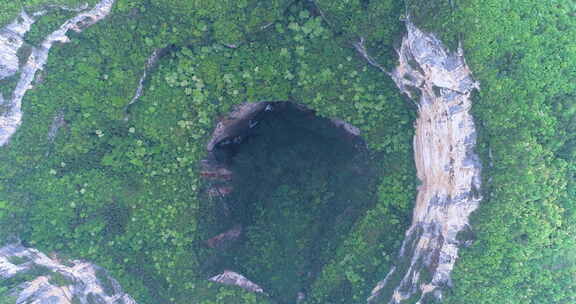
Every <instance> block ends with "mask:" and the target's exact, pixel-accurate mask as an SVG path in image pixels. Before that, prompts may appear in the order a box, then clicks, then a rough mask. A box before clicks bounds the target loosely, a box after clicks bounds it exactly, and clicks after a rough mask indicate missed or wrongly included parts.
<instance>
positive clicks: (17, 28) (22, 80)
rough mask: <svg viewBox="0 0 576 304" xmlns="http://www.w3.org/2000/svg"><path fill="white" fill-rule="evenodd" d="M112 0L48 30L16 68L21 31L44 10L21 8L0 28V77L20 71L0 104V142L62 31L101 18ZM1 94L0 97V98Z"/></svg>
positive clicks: (9, 134)
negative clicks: (13, 19)
mask: <svg viewBox="0 0 576 304" xmlns="http://www.w3.org/2000/svg"><path fill="white" fill-rule="evenodd" d="M115 1H116V0H101V1H100V2H99V3H97V4H96V5H95V6H94V7H93V8H92V9H89V10H83V11H81V12H80V13H78V14H77V15H76V16H75V17H73V18H71V19H69V20H67V21H66V22H64V24H62V25H61V26H60V28H58V29H57V30H56V31H54V32H52V33H50V34H49V35H48V36H47V37H46V38H45V39H44V41H43V42H42V43H41V44H40V45H39V46H32V47H31V53H30V56H29V57H28V59H27V61H26V63H25V64H24V65H23V66H22V67H21V68H19V65H20V63H19V61H18V56H17V53H18V50H19V49H20V48H21V47H22V45H23V41H24V40H23V39H24V35H25V34H26V33H27V32H28V31H29V30H30V27H31V26H32V24H33V23H34V22H35V21H36V19H35V18H36V17H37V16H40V15H42V14H44V12H38V13H35V14H32V15H29V14H27V13H26V12H24V11H23V12H22V13H21V14H20V16H19V17H18V18H16V20H15V21H14V22H12V23H10V24H9V25H7V26H5V27H4V28H3V29H2V30H0V80H2V79H3V78H6V77H9V76H13V75H14V74H16V73H18V72H20V75H19V80H18V83H17V84H16V88H15V89H14V91H13V92H12V95H11V96H10V97H4V99H5V98H7V99H6V100H5V101H4V102H3V104H2V106H3V107H4V108H5V111H4V112H2V113H0V146H3V145H5V144H6V143H7V142H8V140H9V139H10V138H11V137H12V135H13V134H14V133H15V132H16V130H17V129H18V127H19V126H20V124H21V123H22V98H23V97H24V95H25V94H26V92H27V91H28V90H29V89H31V88H32V82H33V81H34V78H35V75H36V72H38V71H39V70H42V69H43V68H44V65H45V64H46V61H47V60H48V54H49V52H50V49H51V48H52V46H53V45H54V43H56V42H60V43H66V42H69V41H70V39H69V38H68V36H66V34H67V33H68V31H70V30H72V31H75V32H82V31H83V30H84V29H86V28H87V27H90V26H91V25H93V24H95V23H97V22H98V21H100V20H102V19H103V18H105V17H106V16H107V15H108V14H109V13H110V11H111V10H112V6H113V5H114V2H115ZM2 99H3V98H0V100H2Z"/></svg>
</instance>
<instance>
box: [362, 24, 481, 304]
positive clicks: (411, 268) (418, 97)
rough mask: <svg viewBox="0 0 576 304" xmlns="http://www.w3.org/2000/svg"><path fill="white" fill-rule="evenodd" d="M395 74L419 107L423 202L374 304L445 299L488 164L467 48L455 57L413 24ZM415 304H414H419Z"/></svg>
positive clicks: (416, 147)
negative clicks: (480, 143) (481, 154)
mask: <svg viewBox="0 0 576 304" xmlns="http://www.w3.org/2000/svg"><path fill="white" fill-rule="evenodd" d="M406 26H407V34H406V36H405V37H404V38H403V40H402V45H401V47H400V49H399V51H398V54H399V57H400V58H399V65H398V67H397V68H396V69H395V70H394V71H393V72H392V73H390V76H391V77H392V78H393V80H394V81H395V82H396V85H397V86H398V88H399V89H400V90H401V91H402V92H403V93H404V94H406V95H407V96H408V97H410V98H411V99H412V100H413V101H414V102H416V104H417V106H418V114H419V117H418V120H417V121H416V134H415V136H414V159H415V161H416V169H417V172H418V173H417V174H418V179H419V180H420V181H421V185H420V186H419V187H418V196H417V200H416V203H415V207H414V211H413V216H412V225H411V227H410V228H409V230H408V231H407V232H406V238H405V240H404V243H403V245H402V248H401V251H400V254H399V257H398V259H399V262H398V263H397V266H396V267H395V268H393V269H392V270H391V271H390V273H389V274H388V275H387V276H386V278H385V279H384V280H383V281H381V282H380V283H379V284H378V286H376V288H374V290H373V291H372V295H371V297H370V298H369V299H368V302H369V303H403V301H404V300H407V299H409V298H410V299H413V297H416V298H417V299H419V300H418V303H421V301H422V300H423V299H425V298H426V297H430V296H434V297H436V298H441V291H440V289H439V287H443V286H446V285H447V286H450V285H451V281H450V273H451V271H452V268H453V267H454V263H455V261H456V259H457V258H458V247H459V246H461V245H464V244H462V243H461V241H459V240H458V239H457V237H456V236H457V234H458V233H459V232H461V231H463V230H465V229H469V227H468V216H469V215H470V213H472V211H474V210H475V209H476V208H477V207H478V204H479V202H480V200H481V197H480V195H479V189H480V186H481V185H480V183H481V179H480V171H481V168H482V166H481V164H480V160H479V158H478V156H477V155H476V153H475V152H474V146H475V144H476V131H475V126H474V121H473V118H472V116H471V115H470V113H469V110H470V107H471V100H470V94H471V92H472V91H473V90H474V89H478V88H479V87H478V84H477V83H476V82H475V81H474V80H473V79H472V77H471V72H470V70H469V68H468V66H467V65H466V62H465V61H464V57H463V54H462V49H460V48H459V49H458V50H457V51H456V52H455V53H450V52H448V51H447V50H446V48H445V47H444V46H443V44H442V42H441V41H439V40H438V39H437V38H436V37H435V36H434V35H432V34H427V33H424V32H422V31H421V30H419V29H418V28H416V26H414V25H413V24H412V23H411V22H410V21H408V22H407V24H406ZM411 303H412V302H411Z"/></svg>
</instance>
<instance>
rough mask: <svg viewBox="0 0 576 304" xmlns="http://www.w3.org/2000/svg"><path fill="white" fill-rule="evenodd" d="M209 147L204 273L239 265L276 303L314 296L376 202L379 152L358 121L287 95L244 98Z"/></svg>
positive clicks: (380, 171)
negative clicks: (327, 115) (324, 114)
mask: <svg viewBox="0 0 576 304" xmlns="http://www.w3.org/2000/svg"><path fill="white" fill-rule="evenodd" d="M207 148H208V150H209V152H210V153H209V155H208V157H207V159H205V160H204V161H203V166H202V167H203V168H202V174H201V175H202V176H203V177H204V179H203V180H204V183H205V187H204V188H205V191H203V193H205V199H204V200H203V201H204V204H203V209H204V210H203V212H204V214H206V216H203V217H202V220H203V224H202V226H203V227H204V228H203V229H204V231H207V232H206V233H207V235H210V237H209V238H207V240H205V246H206V247H207V248H209V249H208V251H209V252H210V254H209V258H207V259H206V262H205V265H204V268H205V270H206V272H207V275H214V274H217V273H220V272H222V271H224V270H230V271H234V272H237V273H240V274H242V275H244V276H245V277H247V278H248V279H249V280H251V281H252V282H254V283H256V284H258V285H259V286H260V287H262V289H263V290H264V291H265V292H266V294H268V295H269V296H270V297H272V298H273V299H274V300H275V302H277V303H296V302H297V301H298V299H302V298H304V297H306V296H309V295H310V293H311V289H312V288H313V285H314V282H315V280H317V279H318V277H319V275H320V273H321V271H322V269H323V268H324V267H325V266H327V265H328V263H330V262H331V260H332V259H333V258H334V257H335V254H336V253H337V251H338V248H339V246H342V245H343V241H344V240H345V239H346V237H347V235H348V233H349V232H350V231H351V229H352V228H353V226H354V223H355V222H356V221H357V220H358V219H359V218H361V217H362V216H363V214H365V213H366V211H367V210H368V209H370V208H371V207H372V206H374V204H375V203H376V200H377V197H376V196H377V195H376V193H377V191H376V190H377V189H376V188H377V186H378V181H379V177H381V176H382V175H383V174H384V172H383V169H382V163H383V161H382V155H381V154H378V153H375V152H371V151H370V150H369V149H368V148H367V146H366V144H365V142H364V141H363V140H362V138H361V137H360V136H358V132H357V129H355V128H354V127H353V126H351V125H348V124H345V123H343V122H341V121H339V120H333V119H328V118H323V117H320V116H318V115H316V113H315V112H314V111H312V110H310V109H307V108H305V107H303V106H301V105H298V104H295V103H291V102H261V103H252V104H243V105H241V106H239V107H238V108H236V110H234V111H233V112H232V113H231V114H230V115H229V116H228V117H226V118H223V119H221V120H220V122H219V123H218V125H217V126H216V128H215V131H214V133H213V136H212V139H211V140H210V142H209V143H208V146H207ZM349 287H350V286H342V288H341V289H340V290H342V291H343V292H345V291H346V290H347V288H349ZM335 297H339V296H338V295H335Z"/></svg>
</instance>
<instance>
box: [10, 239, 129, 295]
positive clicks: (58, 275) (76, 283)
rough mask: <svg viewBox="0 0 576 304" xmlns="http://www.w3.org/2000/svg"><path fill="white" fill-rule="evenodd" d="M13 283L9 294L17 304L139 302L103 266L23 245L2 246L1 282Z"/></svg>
mask: <svg viewBox="0 0 576 304" xmlns="http://www.w3.org/2000/svg"><path fill="white" fill-rule="evenodd" d="M24 276H26V277H24ZM30 277H31V278H32V279H31V280H30V279H29V278H30ZM23 278H24V279H27V280H25V281H22V280H23ZM10 282H11V283H12V284H15V286H10V288H11V289H10V291H9V294H8V295H9V296H12V297H14V298H15V300H16V302H15V303H16V304H20V303H31V304H45V303H55V304H56V303H57V304H68V303H70V304H71V303H75V304H76V303H82V304H86V303H105V304H116V303H125V304H136V302H135V301H134V299H132V297H130V296H129V295H127V294H125V293H124V292H123V291H122V288H121V287H120V285H119V284H118V282H116V280H114V279H113V278H111V277H110V276H108V274H107V273H106V271H105V270H104V269H102V268H100V267H98V266H96V265H93V264H90V263H87V262H84V261H79V260H72V261H66V262H62V261H59V260H58V259H57V258H56V257H48V256H47V255H45V254H43V253H41V252H39V251H38V250H36V249H32V248H26V247H24V246H22V245H20V244H10V245H7V246H4V247H0V283H3V284H6V283H10ZM9 285H10V284H9Z"/></svg>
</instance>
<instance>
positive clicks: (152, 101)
mask: <svg viewBox="0 0 576 304" xmlns="http://www.w3.org/2000/svg"><path fill="white" fill-rule="evenodd" d="M387 3H388V6H386V7H388V8H394V6H393V5H391V3H392V2H387ZM357 9H360V10H365V11H368V9H369V8H365V7H357ZM323 13H324V14H325V15H326V16H327V17H330V18H331V16H332V15H334V16H339V14H341V8H337V7H334V8H329V9H328V8H327V9H326V10H325V11H324V12H323ZM387 14H389V15H395V13H393V12H387ZM335 18H336V17H335ZM363 22H365V21H363ZM373 25H374V29H375V30H376V29H377V30H378V32H379V33H380V34H381V35H382V36H380V41H382V43H378V44H374V45H378V48H379V49H380V50H386V52H389V53H392V48H391V45H392V37H393V36H394V34H395V33H396V32H397V31H399V30H400V24H399V21H398V19H391V20H390V21H389V22H387V23H384V22H381V21H380V20H378V21H377V22H376V20H374V21H373ZM363 27H368V24H364V25H363ZM31 34H32V33H31ZM71 37H72V42H71V43H69V44H66V45H59V46H56V47H55V48H54V49H53V51H52V53H51V55H50V59H49V61H48V64H47V67H46V69H45V71H44V72H41V73H42V74H41V77H40V78H41V79H42V80H41V82H40V83H39V84H37V86H36V88H35V89H34V90H31V91H29V92H28V94H27V95H26V98H25V101H24V113H25V118H24V124H23V126H22V127H21V129H20V130H19V132H18V133H17V134H16V135H15V137H14V138H13V139H12V141H11V143H10V144H9V145H8V146H6V147H4V148H3V151H2V154H1V156H0V157H1V159H2V161H1V164H0V167H1V168H0V170H1V174H0V176H2V177H1V178H2V182H1V185H2V188H1V189H0V197H1V201H2V208H3V213H2V215H1V216H2V219H1V222H2V229H1V231H2V235H3V236H9V235H14V234H15V235H18V236H19V237H20V238H21V239H22V240H23V241H25V242H27V243H28V244H30V245H32V246H36V247H38V248H39V249H41V250H43V251H45V252H52V251H57V252H59V253H60V254H63V255H67V256H70V257H76V258H77V257H81V258H83V259H87V260H90V261H93V262H95V263H97V264H99V265H100V266H103V267H105V268H107V269H108V270H109V271H110V272H111V273H112V275H113V276H114V277H115V278H117V279H118V280H119V281H120V282H121V284H122V285H123V287H124V288H125V289H126V290H127V291H128V292H129V293H130V294H132V295H133V296H134V297H135V298H136V299H137V300H138V301H139V303H159V302H162V303H164V302H174V303H188V300H189V299H190V298H194V299H198V301H200V302H201V303H230V301H231V300H230V299H234V301H235V303H240V302H245V303H262V302H263V301H264V299H263V298H262V297H261V296H256V295H253V294H250V293H247V292H244V291H242V290H241V289H238V288H230V287H225V286H218V285H214V284H211V283H208V281H207V280H206V279H207V277H208V276H209V275H210V274H213V273H212V272H213V271H214V269H215V268H214V267H212V268H210V267H207V266H206V265H210V261H213V260H214V257H215V256H218V255H221V254H222V253H219V252H216V251H215V250H214V249H211V248H208V247H207V246H206V245H205V241H206V240H207V239H209V238H210V237H213V236H214V235H216V234H217V233H220V232H222V230H221V229H223V228H224V227H223V226H222V224H221V223H219V222H218V219H217V218H216V214H214V213H211V212H208V210H209V208H205V207H206V206H207V205H208V206H209V205H210V204H213V203H214V202H211V201H210V200H208V199H207V198H206V197H205V196H204V192H203V189H204V188H205V185H204V184H203V182H202V181H201V180H200V178H199V174H198V171H199V162H200V160H201V159H203V158H204V157H205V156H206V151H205V143H206V141H207V139H208V138H209V133H210V132H211V130H212V129H213V127H214V125H215V122H216V121H217V119H218V118H219V117H221V116H223V115H226V113H228V112H229V111H230V110H231V108H232V105H234V104H238V103H242V102H246V101H248V102H254V101H263V100H266V101H270V100H285V101H293V102H297V103H302V104H305V105H307V106H308V107H309V108H311V109H315V110H317V114H318V115H321V116H324V117H337V118H341V119H344V120H346V121H348V122H350V123H353V124H354V125H356V126H358V127H359V128H360V129H361V130H362V133H363V138H364V139H365V140H366V142H367V143H368V146H369V148H370V149H371V150H372V152H370V153H375V155H377V158H375V159H374V160H373V161H376V163H375V165H374V166H372V167H371V168H370V170H369V171H370V172H372V173H370V174H369V175H370V176H372V177H371V179H370V180H371V181H370V182H368V181H367V182H366V184H365V185H363V186H364V187H367V186H370V187H371V188H369V189H373V190H368V188H362V189H367V190H366V192H367V193H362V191H355V192H354V191H351V192H349V193H347V192H343V193H344V194H345V195H348V194H349V195H355V196H342V197H341V199H340V201H338V203H337V204H336V201H335V202H334V203H335V205H334V206H337V205H338V206H340V207H338V208H339V209H336V210H340V211H342V209H343V210H346V208H343V206H344V205H345V204H348V202H347V201H348V200H352V199H358V198H359V199H361V200H360V201H355V202H354V205H355V206H359V207H358V208H357V210H356V209H355V210H353V212H351V211H350V210H351V209H348V212H347V213H346V214H353V217H346V216H343V217H341V218H343V219H344V220H340V221H339V222H338V223H339V224H336V225H333V226H334V227H331V226H327V225H326V223H322V221H320V220H318V216H319V215H321V214H322V212H323V210H325V209H326V208H328V207H326V204H328V203H329V202H331V199H330V197H331V196H330V195H331V194H330V191H332V190H330V189H333V188H334V187H335V186H329V185H328V186H329V187H328V188H326V187H327V186H326V185H324V184H323V183H325V181H323V180H325V177H322V176H324V175H325V173H322V172H323V171H322V169H321V168H322V167H318V170H317V171H318V172H315V171H314V170H313V168H310V170H312V172H315V173H314V174H310V170H308V171H306V172H308V173H306V172H301V173H302V177H301V178H302V180H301V181H300V182H299V183H294V184H293V185H286V182H288V181H285V182H284V186H282V185H272V186H273V187H272V186H270V187H268V188H267V190H269V191H270V193H275V195H271V196H270V199H269V202H268V203H269V204H271V203H273V204H284V205H285V206H289V205H290V206H292V205H294V206H295V207H292V208H282V209H281V210H275V209H274V208H271V209H269V210H268V209H266V210H264V211H260V212H262V216H261V217H260V218H261V219H262V220H261V221H256V222H255V223H254V224H253V225H252V226H251V227H252V228H248V230H247V231H248V232H247V235H248V237H247V238H248V240H247V241H246V244H247V245H246V246H245V249H243V250H244V252H243V253H242V254H240V255H238V258H237V259H236V260H238V261H237V262H236V264H235V265H231V266H234V267H235V268H234V269H235V270H239V271H242V273H243V274H245V275H249V277H250V278H253V279H254V280H255V281H256V282H257V283H259V284H262V285H265V286H266V287H269V290H270V295H271V296H272V297H273V298H275V299H281V298H282V297H284V296H285V295H286V294H288V293H289V294H290V295H289V296H288V297H294V296H296V294H294V293H293V291H294V290H300V288H304V289H305V291H306V293H307V298H308V301H309V302H310V303H326V302H328V301H330V302H335V303H351V302H355V301H360V300H361V299H364V298H366V296H367V295H368V293H369V292H370V290H371V288H372V286H373V285H374V284H375V283H376V282H377V281H378V280H379V279H381V277H382V276H383V275H385V273H386V272H387V271H388V269H389V267H390V264H391V263H392V262H393V259H392V258H391V257H392V256H393V255H394V254H395V252H397V250H398V246H399V245H400V242H401V239H402V235H403V231H404V230H405V229H406V227H407V224H408V223H409V220H410V218H409V216H410V212H411V204H412V201H413V196H414V194H415V179H414V176H415V172H414V167H413V162H412V156H411V155H412V153H411V137H412V132H413V131H412V127H411V125H412V121H413V118H414V112H413V111H412V110H411V109H410V108H408V107H407V106H406V104H405V103H404V101H403V100H402V99H401V98H400V96H399V95H398V93H397V91H396V89H395V88H394V85H393V83H392V82H391V80H390V79H388V78H387V77H386V75H384V74H383V73H381V72H380V71H377V70H373V69H370V68H368V67H367V66H366V65H365V63H364V62H363V61H362V60H361V59H360V58H359V57H358V56H357V55H356V54H355V51H354V49H353V48H352V46H351V42H352V41H351V40H350V39H351V34H350V33H347V34H344V33H342V31H341V30H340V29H339V28H338V27H331V26H330V24H329V23H327V22H325V21H323V19H322V18H321V17H320V15H319V12H318V10H317V8H316V7H314V6H312V5H310V4H309V3H307V2H302V3H300V2H291V1H272V2H265V3H264V2H260V1H233V2H228V1H205V2H202V3H200V2H197V3H196V2H189V1H144V2H141V1H119V2H118V3H117V4H116V5H115V7H114V11H113V13H112V14H111V16H110V17H109V18H108V19H106V20H105V21H103V22H102V23H99V24H97V25H95V26H94V27H92V28H89V29H87V30H86V31H85V32H83V33H82V34H71ZM36 41H37V39H30V41H29V43H36ZM119 45H121V46H122V47H121V48H119V47H118V46H119ZM156 48H165V52H164V53H163V54H164V55H163V57H162V58H161V59H160V62H159V63H158V67H157V68H156V69H154V70H153V71H152V73H151V74H150V78H149V79H148V80H147V81H146V83H145V93H144V95H143V96H142V98H141V99H140V100H139V101H138V102H137V103H135V104H134V105H132V106H131V107H129V108H128V109H126V105H127V103H128V102H129V101H130V99H131V98H132V96H133V94H134V92H135V89H136V86H137V83H138V79H139V77H140V76H141V74H142V72H143V66H144V63H145V61H146V59H147V57H148V56H149V55H150V54H151V53H152V51H153V50H154V49H156ZM393 62H394V59H393V58H391V57H390V58H388V59H387V61H386V62H384V63H385V64H388V65H391V64H392V63H393ZM59 116H63V117H64V123H63V126H61V127H60V128H59V130H58V131H57V135H56V136H55V137H50V136H48V133H50V130H51V127H52V126H54V125H56V124H53V123H54V121H55V117H59ZM125 117H127V118H128V119H127V120H124V118H125ZM56 120H57V119H56ZM301 147H305V146H301ZM256 148H258V146H255V149H256ZM305 151H306V150H304V151H302V152H301V153H306V152H305ZM262 157H264V156H262ZM267 157H270V156H267ZM267 163H268V166H269V167H270V168H275V169H274V170H278V172H285V171H282V170H286V169H285V168H287V167H286V166H287V165H290V162H289V160H288V159H283V158H281V157H280V158H278V159H277V160H276V161H272V160H269V161H267ZM328 167H329V166H328ZM328 167H327V168H328ZM270 168H268V169H270ZM282 168H284V169H282ZM259 178H261V179H262V178H266V177H264V176H260V177H259ZM278 181H281V179H278ZM361 181H362V179H358V180H357V181H356V182H357V183H360V182H361ZM8 185H9V186H8ZM299 185H300V186H302V185H309V186H308V189H306V190H305V189H299V190H302V191H294V188H295V187H299ZM340 188H342V187H340ZM334 189H336V190H337V191H343V190H344V189H338V188H334ZM336 190H334V191H336ZM307 193H308V194H310V195H313V196H315V197H317V199H315V200H313V201H317V202H318V204H319V205H320V206H322V205H324V206H325V207H323V208H324V209H322V208H320V207H318V209H308V210H307V209H306V208H305V207H304V206H305V205H303V204H306V201H307V200H308V196H307V195H308V194H307ZM261 198H266V197H265V196H262V197H261ZM298 203H299V204H298ZM288 204H289V205H288ZM368 207H370V208H368ZM292 209H293V210H292ZM291 210H292V211H291ZM278 218H285V219H286V221H285V222H286V224H285V226H279V227H278V228H277V229H274V230H271V231H268V230H267V229H264V227H267V225H269V223H270V222H271V221H275V220H276V219H278ZM300 224H302V225H306V228H307V229H310V231H317V232H316V235H312V236H310V237H309V238H308V240H307V241H305V242H299V241H298V240H291V239H290V238H291V237H293V236H295V235H296V236H302V235H299V234H298V231H302V230H301V229H302V227H298V225H300ZM327 227H329V228H331V229H332V228H333V229H334V230H328V231H329V233H328V232H325V234H322V231H325V230H326V229H327ZM261 230H264V231H262V232H258V231H261ZM291 231H292V232H293V233H292V232H291ZM283 233H284V238H288V242H287V243H286V246H288V247H289V248H293V249H294V250H300V251H302V250H316V252H321V254H319V255H318V256H317V257H316V258H317V259H318V261H317V262H315V264H314V265H317V266H315V267H316V268H317V269H316V270H315V271H314V276H313V277H312V278H309V279H307V280H306V282H304V283H299V282H293V285H287V286H283V285H282V284H284V283H286V282H287V280H286V278H284V279H280V281H279V280H278V274H279V271H280V270H278V269H277V268H276V267H280V266H275V265H276V264H277V263H278V261H276V260H275V259H276V257H278V256H282V252H283V251H284V248H283V246H279V245H278V244H277V243H275V242H273V241H272V240H275V239H278V238H279V236H278V234H280V235H282V234H283ZM320 235H321V236H322V238H320V239H319V238H318V237H319V236H320ZM304 236H305V237H307V236H306V235H304ZM297 241H298V242H297ZM290 246H292V247H290ZM298 248H300V249H298ZM290 250H292V249H290ZM287 259H288V260H290V256H287ZM303 259H304V260H303ZM299 261H300V262H308V261H306V260H305V256H302V258H300V259H293V260H292V261H291V263H297V262H299ZM256 267H258V269H268V270H267V271H261V272H260V271H257V269H256ZM299 267H300V268H302V267H304V266H303V265H299ZM296 274H297V273H295V275H296ZM183 278H185V279H183ZM287 278H288V279H289V278H291V277H290V276H287ZM274 282H276V283H274ZM301 284H304V285H301Z"/></svg>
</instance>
